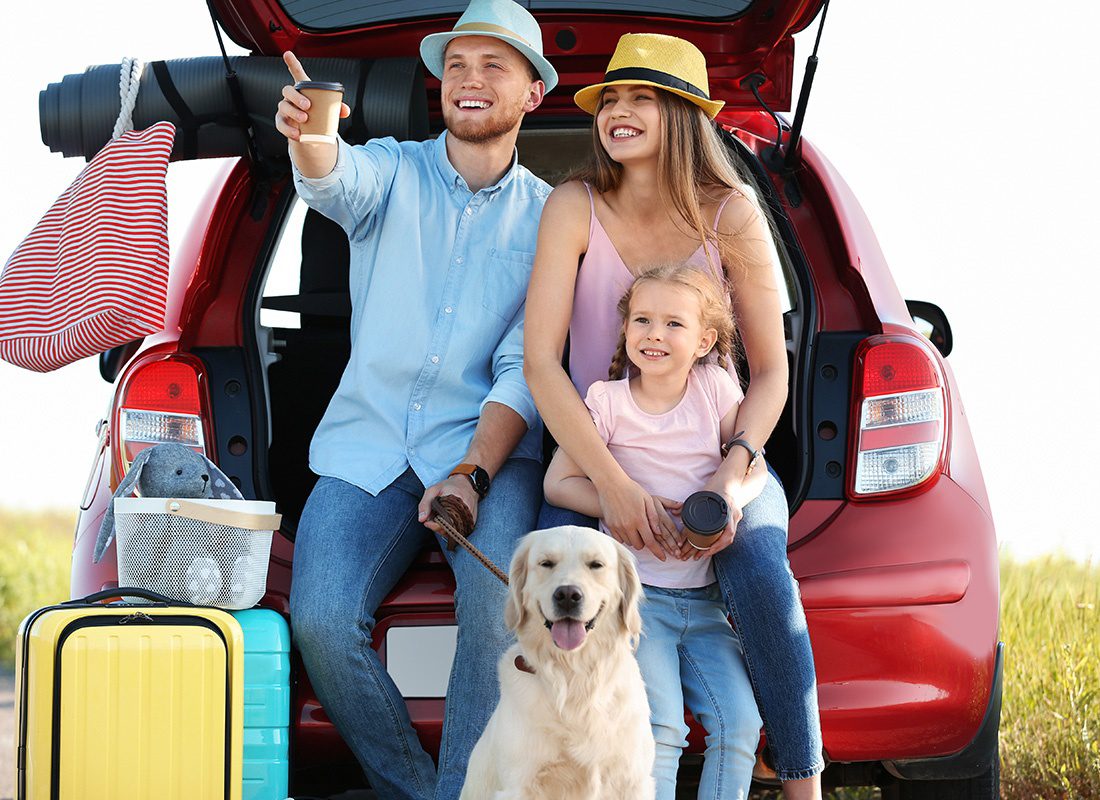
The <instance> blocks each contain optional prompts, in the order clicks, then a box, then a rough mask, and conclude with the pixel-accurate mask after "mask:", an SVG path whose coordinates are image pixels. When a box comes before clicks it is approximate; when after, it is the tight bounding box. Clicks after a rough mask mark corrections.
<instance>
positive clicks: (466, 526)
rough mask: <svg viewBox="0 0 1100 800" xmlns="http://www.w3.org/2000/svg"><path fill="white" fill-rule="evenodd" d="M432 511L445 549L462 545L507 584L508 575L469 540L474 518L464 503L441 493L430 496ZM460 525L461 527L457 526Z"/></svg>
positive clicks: (452, 548)
mask: <svg viewBox="0 0 1100 800" xmlns="http://www.w3.org/2000/svg"><path fill="white" fill-rule="evenodd" d="M431 505H432V512H433V513H434V514H435V522H438V523H439V527H441V528H442V529H443V533H444V534H446V537H447V549H448V550H454V549H455V547H456V546H457V545H462V546H463V547H465V548H466V549H467V550H469V551H470V555H472V556H473V557H474V558H476V559H477V560H478V561H480V562H481V563H482V564H483V565H484V566H485V568H486V569H487V570H489V571H490V572H491V573H493V574H494V575H496V576H497V578H499V579H500V581H501V583H503V584H504V585H505V586H507V585H508V576H507V575H505V574H504V573H503V572H502V571H501V569H500V567H498V566H497V565H496V564H494V563H493V562H492V561H490V560H489V557H488V556H487V555H485V554H484V553H483V552H481V551H480V550H478V549H477V548H476V547H474V545H473V544H472V543H471V542H470V540H469V539H468V538H466V537H467V536H469V534H471V533H472V532H473V527H474V518H473V515H472V514H471V513H470V509H468V508H466V504H465V503H463V502H462V500H460V499H459V498H457V497H455V496H453V495H443V496H440V497H433V498H432V504H431ZM460 525H461V529H460V528H459V526H460Z"/></svg>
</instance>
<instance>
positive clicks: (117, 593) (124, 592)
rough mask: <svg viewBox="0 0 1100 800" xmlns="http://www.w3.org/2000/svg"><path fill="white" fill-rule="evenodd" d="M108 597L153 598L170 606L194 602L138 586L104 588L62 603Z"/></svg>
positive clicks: (186, 604) (77, 602)
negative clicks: (175, 598) (166, 595)
mask: <svg viewBox="0 0 1100 800" xmlns="http://www.w3.org/2000/svg"><path fill="white" fill-rule="evenodd" d="M108 597H143V598H145V599H146V600H152V601H153V602H156V603H165V604H166V605H170V606H191V605H194V603H188V602H187V601H185V600H173V599H172V598H171V597H165V596H164V595H162V594H158V593H156V592H152V591H150V590H148V589H140V588H138V587H133V588H129V589H127V588H125V587H120V588H117V589H102V590H100V591H98V592H93V593H92V594H90V595H88V596H87V597H81V598H78V599H76V600H66V601H65V602H64V603H61V605H63V606H68V605H78V604H90V603H97V602H99V601H100V600H106V599H107V598H108Z"/></svg>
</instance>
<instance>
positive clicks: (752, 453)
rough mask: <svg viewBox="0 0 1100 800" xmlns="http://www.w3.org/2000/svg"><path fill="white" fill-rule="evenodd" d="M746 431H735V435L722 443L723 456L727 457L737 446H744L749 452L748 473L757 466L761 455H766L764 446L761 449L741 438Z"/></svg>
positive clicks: (746, 470) (746, 469)
mask: <svg viewBox="0 0 1100 800" xmlns="http://www.w3.org/2000/svg"><path fill="white" fill-rule="evenodd" d="M744 434H745V432H744V431H739V432H738V433H735V434H734V435H733V437H732V438H731V439H730V440H729V441H728V442H726V443H725V444H724V445H722V458H725V457H726V456H728V455H729V454H730V451H731V450H733V448H735V447H743V448H744V449H745V450H746V451H748V454H749V465H748V467H746V468H745V474H746V475H748V474H749V473H750V472H752V471H753V469H754V468H755V467H756V464H757V462H758V461H759V460H760V456H762V455H764V448H763V447H761V448H759V449H757V448H755V447H753V446H752V445H751V444H749V442H748V441H747V440H746V439H743V438H741V437H742V436H744Z"/></svg>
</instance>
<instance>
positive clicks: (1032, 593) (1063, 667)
mask: <svg viewBox="0 0 1100 800" xmlns="http://www.w3.org/2000/svg"><path fill="white" fill-rule="evenodd" d="M1001 638H1002V639H1003V640H1004V642H1005V693H1004V709H1003V712H1002V716H1001V763H1002V779H1001V783H1002V793H1003V796H1004V797H1007V798H1021V799H1022V798H1029V800H1030V798H1044V800H1047V799H1051V798H1067V800H1070V799H1072V800H1077V799H1078V798H1080V800H1098V799H1100V566H1096V565H1086V564H1081V563H1077V562H1074V561H1070V560H1069V559H1065V558H1049V559H1044V560H1040V561H1031V562H1026V563H1020V562H1014V561H1008V560H1005V561H1003V562H1002V563H1001Z"/></svg>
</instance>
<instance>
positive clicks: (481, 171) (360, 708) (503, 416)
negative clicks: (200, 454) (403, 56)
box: [276, 0, 557, 800]
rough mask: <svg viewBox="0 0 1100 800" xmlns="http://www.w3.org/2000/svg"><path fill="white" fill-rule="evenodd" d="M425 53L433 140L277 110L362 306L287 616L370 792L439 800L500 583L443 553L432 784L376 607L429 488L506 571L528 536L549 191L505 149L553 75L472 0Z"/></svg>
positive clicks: (466, 743)
mask: <svg viewBox="0 0 1100 800" xmlns="http://www.w3.org/2000/svg"><path fill="white" fill-rule="evenodd" d="M420 52H421V56H422V57H423V58H424V61H425V63H426V64H427V66H428V69H429V70H430V71H431V72H432V73H433V74H434V75H436V76H437V77H438V78H440V80H441V82H442V92H441V100H442V106H443V119H444V122H445V123H446V127H447V130H446V131H445V132H444V133H443V134H442V135H441V136H440V137H439V138H438V139H437V140H435V141H433V142H401V143H399V142H397V141H395V140H393V139H376V140H372V141H370V142H368V143H367V144H366V145H364V146H358V147H350V146H349V145H347V144H346V143H344V142H342V141H339V142H337V143H336V144H325V143H313V142H302V141H299V135H300V131H299V126H300V125H301V123H302V122H304V121H305V120H306V119H307V116H308V114H309V101H308V100H307V99H306V98H305V97H304V96H303V95H302V94H300V93H299V92H296V91H295V90H294V89H293V87H291V86H287V87H284V89H283V98H284V99H283V100H282V102H280V103H279V110H278V113H277V115H276V125H277V127H278V129H279V131H280V132H281V133H282V134H283V135H284V136H286V137H287V139H288V140H289V148H290V155H291V160H292V161H293V164H294V173H295V174H294V180H295V186H296V188H297V190H298V193H299V195H300V196H301V197H302V198H303V199H304V200H305V201H306V203H308V204H309V205H310V206H311V207H313V208H315V209H317V210H318V211H320V212H321V213H323V214H325V215H326V216H328V217H330V218H331V219H333V220H335V221H336V222H338V223H339V224H340V225H341V226H342V227H343V228H344V230H345V231H346V232H347V234H348V238H349V240H350V242H351V297H352V309H353V313H352V322H351V325H352V328H351V336H352V353H351V359H350V361H349V363H348V366H347V368H346V370H345V372H344V375H343V377H342V379H341V381H340V385H339V387H338V388H337V390H336V394H335V395H334V396H333V398H332V401H331V403H330V404H329V407H328V410H327V411H326V412H325V416H324V418H323V419H322V420H321V423H320V425H319V426H318V428H317V432H316V434H315V435H314V438H313V442H312V445H311V448H310V467H311V469H313V471H314V472H316V473H317V474H318V475H320V476H321V477H320V479H319V481H318V483H317V485H316V487H315V488H314V490H313V493H312V494H311V495H310V498H309V501H308V502H307V503H306V507H305V509H304V511H303V513H302V518H301V521H300V523H299V527H298V535H297V542H296V545H295V554H294V577H293V584H292V590H291V598H290V606H291V619H292V622H293V627H294V636H295V640H296V643H297V646H298V648H299V650H300V651H301V654H302V658H303V660H304V662H305V665H306V668H307V670H308V672H309V675H310V679H311V681H312V683H313V686H314V688H316V690H317V693H318V695H319V697H320V700H321V702H322V703H323V704H324V707H325V710H326V712H327V713H328V714H329V716H330V717H331V718H332V720H333V721H334V722H335V724H336V726H337V728H338V729H339V730H340V733H341V734H342V735H343V737H344V740H345V741H346V742H347V743H348V745H349V746H350V747H351V748H352V750H353V751H354V752H355V755H356V757H357V758H358V759H359V762H360V764H361V765H362V766H363V769H364V771H365V772H366V773H367V776H368V778H369V779H370V782H371V785H372V786H373V787H374V788H375V790H376V791H377V792H378V794H379V796H380V797H383V798H417V799H418V800H425V799H426V798H432V797H434V798H439V800H452V798H457V797H458V795H459V792H460V790H461V787H462V782H463V778H464V775H465V772H466V763H467V760H468V758H469V754H470V751H471V749H472V748H473V746H474V744H475V743H476V741H477V739H478V737H479V736H480V734H481V732H482V730H483V728H484V726H485V724H486V722H487V721H488V718H489V716H490V715H491V713H492V711H493V708H494V707H495V705H496V700H497V677H496V662H497V659H498V658H499V656H500V654H501V653H503V652H504V650H505V649H506V647H507V645H508V644H509V639H510V637H509V634H508V632H507V630H506V629H505V628H504V626H503V622H502V608H503V605H504V598H505V587H504V586H503V584H501V583H500V582H499V581H498V580H497V579H496V578H495V577H494V576H493V575H492V574H491V573H490V572H489V571H488V570H487V569H486V568H485V567H484V566H482V565H481V564H480V563H478V562H477V561H476V560H475V559H474V558H473V557H472V556H471V555H470V554H469V553H468V552H467V551H465V550H463V549H461V548H460V549H458V550H456V551H455V552H453V553H450V552H447V551H446V549H444V553H445V555H446V557H447V559H448V561H449V562H450V564H451V567H452V569H453V570H454V573H455V581H456V585H457V589H456V591H455V606H456V614H457V617H458V622H459V631H458V649H457V652H456V655H455V663H454V668H453V670H452V673H451V681H450V686H449V687H448V691H447V717H446V722H445V724H444V730H443V741H442V744H441V747H440V755H439V769H438V776H439V779H438V782H437V779H436V776H437V770H436V768H435V766H434V765H433V763H432V760H431V758H430V757H429V756H428V754H427V753H426V752H425V751H424V750H423V748H422V747H421V746H420V743H419V741H418V740H417V737H416V733H415V732H414V730H413V728H412V726H411V724H410V721H409V716H408V713H407V711H406V708H405V704H404V701H403V700H402V698H401V694H400V692H399V691H398V690H397V687H396V686H395V685H394V683H393V681H392V680H391V679H390V677H389V675H387V674H386V671H385V669H384V667H383V666H382V663H381V661H380V660H379V659H378V657H377V655H376V654H375V652H374V651H373V650H372V649H371V646H370V644H371V635H372V629H373V627H374V622H375V619H374V614H375V611H376V610H377V608H378V606H379V604H380V603H381V601H382V600H383V598H384V597H385V596H386V595H387V594H388V593H389V591H390V590H391V589H392V588H393V586H394V585H395V584H396V583H397V581H398V580H399V579H400V578H401V576H402V575H403V574H404V573H405V571H406V569H407V568H408V566H409V564H410V562H411V561H412V560H413V558H414V557H415V556H416V554H417V552H418V551H419V550H420V549H421V547H422V546H423V545H424V543H425V541H426V540H428V539H430V538H432V536H433V534H432V533H431V531H435V532H436V533H437V534H438V533H439V528H438V526H437V525H436V523H435V522H433V521H432V520H431V518H430V517H431V512H430V508H429V504H430V502H431V500H432V498H434V497H436V496H438V495H454V496H457V497H458V498H460V499H461V500H462V501H463V502H464V503H465V504H466V505H467V507H468V508H469V509H470V511H471V512H472V514H473V516H474V518H475V520H476V522H477V525H476V528H475V530H474V533H473V536H472V540H473V542H474V543H475V544H476V545H477V546H478V547H480V548H481V549H482V550H483V551H484V552H485V553H486V554H487V555H488V556H489V557H490V558H491V559H492V560H493V561H494V562H495V563H496V564H497V565H498V566H501V567H503V568H505V569H506V568H507V566H508V563H509V560H510V558H511V554H512V550H513V547H514V545H515V542H516V540H517V539H518V538H519V537H520V536H522V535H523V534H524V533H526V532H527V531H529V530H531V529H532V528H534V527H535V522H536V517H537V512H538V508H539V504H540V501H541V496H542V487H541V482H542V470H541V464H540V456H541V451H540V448H541V426H540V423H539V421H538V417H537V415H536V412H535V407H534V402H533V401H532V399H531V395H530V393H529V392H528V389H527V386H526V383H525V382H524V379H523V369H522V362H523V313H524V308H523V302H524V297H525V293H526V288H527V281H528V277H529V275H530V271H531V265H532V262H533V256H534V250H535V240H536V231H537V226H538V219H539V216H540V214H541V211H542V206H543V203H544V202H545V199H546V196H547V195H548V194H549V191H550V187H549V186H547V185H546V184H545V183H544V182H543V181H541V180H539V179H538V178H536V177H535V176H533V175H532V174H531V173H530V172H528V171H527V170H526V169H524V168H523V167H522V166H520V165H519V164H518V163H517V161H516V149H515V142H516V137H517V135H518V132H519V127H520V123H521V122H522V120H523V116H524V115H525V114H526V113H528V112H530V111H533V110H534V109H535V108H537V107H538V105H539V103H541V102H542V98H543V95H544V93H545V92H547V91H549V90H550V89H552V88H553V86H554V85H555V84H556V83H557V74H556V72H555V71H554V69H553V67H551V66H550V64H549V62H547V61H546V59H545V58H544V57H543V55H542V36H541V32H540V30H539V27H538V23H537V22H536V21H535V19H534V18H533V17H532V16H531V15H530V13H528V12H527V11H526V10H525V9H523V8H522V7H520V6H519V5H516V4H515V3H513V2H512V1H511V0H474V2H472V3H471V4H470V6H469V8H468V9H467V10H466V12H465V13H464V14H463V15H462V17H461V18H460V19H459V21H458V23H457V24H456V26H455V28H454V30H452V31H450V32H445V33H437V34H433V35H431V36H428V37H426V38H425V39H424V41H423V42H422V43H421V50H420ZM284 60H285V61H286V63H287V66H288V68H289V69H290V73H291V76H292V77H293V78H294V79H295V80H296V81H298V80H308V78H307V76H306V74H305V72H304V71H303V70H302V67H301V64H300V63H299V62H298V60H297V59H296V58H295V57H294V56H293V54H291V53H287V54H285V55H284ZM348 113H349V109H347V108H346V107H345V108H343V109H341V114H342V115H343V116H347V115H348ZM490 485H491V491H490ZM425 487H427V488H425ZM429 529H430V530H429ZM436 541H437V542H441V541H442V540H441V539H438V538H437V539H436Z"/></svg>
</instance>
